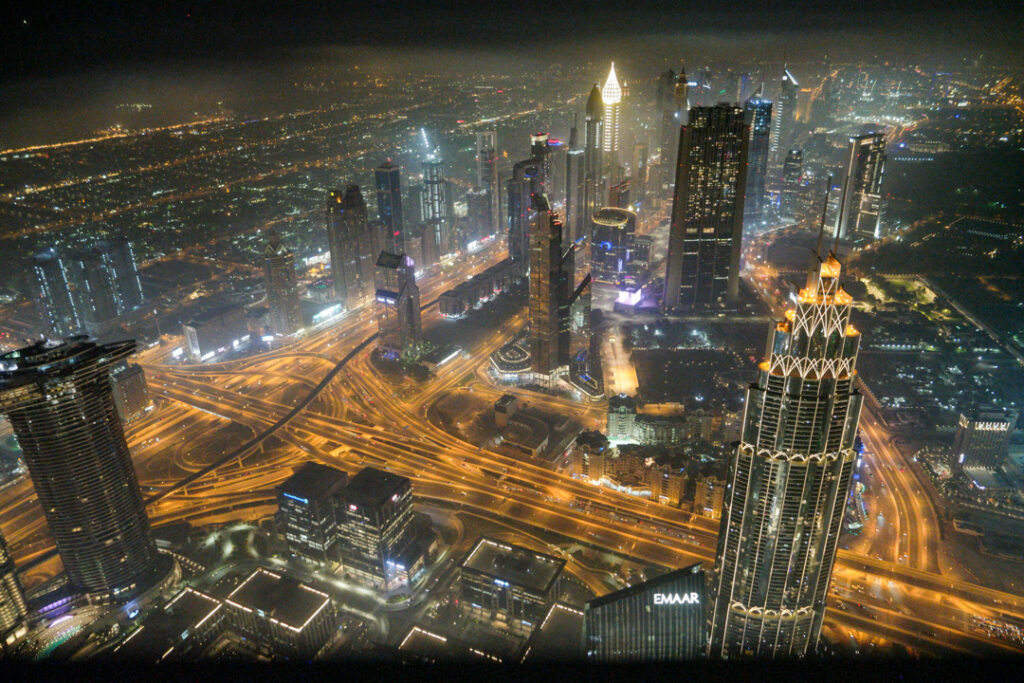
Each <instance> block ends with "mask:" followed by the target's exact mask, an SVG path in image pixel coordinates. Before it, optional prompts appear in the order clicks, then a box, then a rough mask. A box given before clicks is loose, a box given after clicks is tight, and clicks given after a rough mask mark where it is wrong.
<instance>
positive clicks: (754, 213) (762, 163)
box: [743, 97, 772, 233]
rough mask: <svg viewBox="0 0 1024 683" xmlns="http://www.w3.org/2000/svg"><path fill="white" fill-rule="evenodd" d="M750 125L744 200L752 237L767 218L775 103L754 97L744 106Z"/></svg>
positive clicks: (747, 227) (746, 219)
mask: <svg viewBox="0 0 1024 683" xmlns="http://www.w3.org/2000/svg"><path fill="white" fill-rule="evenodd" d="M743 111H744V114H745V115H746V116H747V123H748V124H749V125H750V145H749V152H748V155H747V158H748V159H749V162H750V166H749V167H748V168H747V191H746V197H745V199H744V200H743V213H744V216H743V224H744V227H745V228H746V231H747V232H748V233H750V232H751V231H752V230H756V228H757V226H759V225H760V224H761V223H762V222H763V221H764V220H765V219H767V216H766V215H765V209H766V207H767V204H768V202H767V195H766V194H765V186H764V184H765V176H766V175H767V173H768V150H769V147H770V143H771V140H770V135H771V129H772V101H771V100H766V99H764V98H761V97H752V98H750V99H749V100H747V102H746V104H745V105H744V106H743Z"/></svg>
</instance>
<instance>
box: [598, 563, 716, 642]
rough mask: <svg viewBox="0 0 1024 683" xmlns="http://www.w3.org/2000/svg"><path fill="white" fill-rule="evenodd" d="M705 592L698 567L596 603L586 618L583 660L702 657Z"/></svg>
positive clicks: (704, 633) (705, 622) (705, 628)
mask: <svg viewBox="0 0 1024 683" xmlns="http://www.w3.org/2000/svg"><path fill="white" fill-rule="evenodd" d="M706 592H707V588H706V583H705V578H704V570H703V569H702V568H701V566H700V564H699V563H698V564H695V565H693V566H691V567H686V568H684V569H677V570H676V571H674V572H669V573H668V574H665V575H664V576H659V577H658V578H656V579H651V580H650V581H647V582H645V583H641V584H637V585H636V586H630V587H629V588H624V589H623V590H620V591H616V592H615V593H610V594H608V595H603V596H601V597H600V598H596V599H594V600H591V601H590V602H588V603H587V606H586V609H585V610H584V612H583V656H584V657H585V658H586V659H587V661H591V662H657V661H675V660H682V659H697V658H700V657H703V656H704V650H705V647H706V644H707V630H708V627H707V618H706V616H705V615H706V614H707V611H706V610H707V605H706V600H705V593H706Z"/></svg>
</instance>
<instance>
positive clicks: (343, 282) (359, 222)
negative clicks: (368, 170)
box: [327, 169, 404, 310]
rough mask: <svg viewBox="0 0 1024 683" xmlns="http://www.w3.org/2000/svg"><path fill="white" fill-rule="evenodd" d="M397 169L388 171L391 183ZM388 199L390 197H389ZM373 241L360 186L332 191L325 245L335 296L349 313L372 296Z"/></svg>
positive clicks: (329, 197)
mask: <svg viewBox="0 0 1024 683" xmlns="http://www.w3.org/2000/svg"><path fill="white" fill-rule="evenodd" d="M378 170H379V169H378ZM397 170H398V169H395V171H393V172H389V173H390V174H391V175H390V180H393V179H394V177H395V176H397V175H398V174H397ZM378 180H379V178H378ZM390 180H389V182H390ZM391 198H393V195H389V199H391ZM379 201H380V200H379V198H378V202H379ZM392 232H393V231H392ZM400 232H402V231H400ZM403 241H404V239H403ZM373 242H374V240H373V234H372V230H371V228H370V224H369V222H368V221H367V216H366V202H365V201H364V200H363V194H362V192H361V191H360V190H359V186H358V185H348V186H347V187H346V188H345V191H344V192H338V191H333V192H331V193H330V195H329V196H328V199H327V243H328V246H329V247H330V250H331V272H332V274H333V275H332V276H333V278H334V296H335V298H337V300H338V301H339V302H340V303H342V304H344V306H345V308H347V309H349V310H354V309H356V308H359V307H360V306H362V305H363V304H365V303H367V302H368V301H369V300H370V299H371V298H372V297H373V263H374V261H373V259H374V244H373Z"/></svg>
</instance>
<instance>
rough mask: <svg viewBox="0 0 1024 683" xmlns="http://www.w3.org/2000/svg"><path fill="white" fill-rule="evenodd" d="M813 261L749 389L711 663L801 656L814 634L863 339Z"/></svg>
mask: <svg viewBox="0 0 1024 683" xmlns="http://www.w3.org/2000/svg"><path fill="white" fill-rule="evenodd" d="M840 270H841V266H840V264H839V261H837V260H836V258H835V256H834V255H829V256H828V258H826V259H824V260H821V259H820V258H818V259H816V267H815V268H813V269H812V270H811V272H810V273H809V274H808V277H807V286H806V287H805V288H804V289H801V290H800V293H799V296H798V297H797V302H796V308H795V309H791V310H789V311H787V313H786V319H785V320H783V321H782V322H780V323H778V324H777V325H775V327H774V329H773V330H772V332H771V334H770V336H769V340H768V348H767V353H768V357H767V358H766V359H765V360H764V362H762V363H761V365H760V366H759V373H758V378H757V381H756V382H755V383H754V384H751V385H750V387H749V388H748V389H747V396H746V402H745V408H744V415H743V428H742V434H741V437H740V442H739V445H738V447H737V449H736V452H735V453H734V454H733V457H732V462H731V463H730V468H729V479H728V481H729V486H728V489H727V492H726V498H725V505H724V508H723V512H722V523H721V530H720V531H719V536H718V552H717V555H716V561H715V571H716V575H715V584H714V587H715V602H714V610H713V613H712V622H711V651H710V654H711V656H713V657H723V658H726V659H732V658H737V657H743V656H756V657H776V656H778V657H793V656H796V657H800V656H803V655H805V654H806V653H807V652H808V650H809V649H812V648H813V647H814V646H815V644H816V643H817V640H818V634H819V633H820V632H821V623H822V618H823V617H824V614H825V594H826V592H827V590H828V585H829V580H830V578H831V576H832V566H833V564H834V563H835V558H836V545H837V543H838V540H839V533H840V524H841V522H842V518H843V509H844V507H845V505H846V499H847V495H848V494H849V491H850V479H851V475H852V472H853V465H854V461H855V459H856V454H855V452H854V449H853V445H854V437H855V436H856V433H857V424H858V420H859V418H860V409H861V402H862V397H861V395H860V394H858V393H857V391H856V390H855V389H854V383H855V381H856V372H857V370H856V364H857V351H858V348H859V346H860V334H859V333H858V332H857V330H855V329H854V328H853V326H851V325H850V309H851V305H852V303H853V299H852V298H851V297H850V295H849V294H847V293H846V291H845V290H844V289H843V288H842V287H840V286H839V275H840Z"/></svg>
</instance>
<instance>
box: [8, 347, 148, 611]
mask: <svg viewBox="0 0 1024 683" xmlns="http://www.w3.org/2000/svg"><path fill="white" fill-rule="evenodd" d="M85 339H86V338H85V337H72V338H70V339H68V341H66V342H65V343H60V344H57V343H53V342H39V343H37V344H35V345H34V346H29V347H26V348H23V349H19V350H17V351H11V352H9V353H5V354H3V355H2V356H0V412H2V413H4V414H5V415H7V418H8V419H9V420H10V422H11V426H12V427H14V433H15V435H16V436H17V437H18V443H19V444H20V445H21V449H22V452H23V453H24V455H25V464H26V465H28V471H29V473H30V474H31V475H32V482H33V484H34V485H35V489H36V494H37V495H38V496H39V502H40V504H41V505H42V507H43V513H44V514H45V515H46V522H47V524H48V525H49V528H50V533H51V534H52V535H53V538H54V541H56V543H57V551H58V552H59V553H60V558H61V562H63V564H64V570H65V571H66V572H67V575H68V580H69V581H70V583H71V585H72V586H74V587H75V588H77V589H78V590H81V591H84V592H86V593H90V594H93V595H97V596H105V597H109V598H115V599H120V598H127V597H129V596H131V595H134V594H136V593H137V592H138V591H140V590H142V589H144V588H147V587H148V583H149V580H150V579H152V578H154V576H153V575H154V573H155V572H156V570H157V565H158V556H157V551H156V545H155V544H154V543H153V538H152V536H151V535H150V530H149V519H148V518H147V517H146V510H145V506H144V505H143V502H142V493H141V491H140V490H139V482H138V480H137V479H136V476H135V468H134V466H133V465H132V459H131V453H130V452H129V451H128V443H127V442H126V441H125V438H124V431H123V429H122V427H121V419H120V418H119V417H118V415H117V411H116V409H115V407H114V397H113V393H112V391H111V387H110V369H111V367H112V366H114V365H115V364H117V363H119V362H121V361H123V360H124V359H126V358H127V357H128V356H129V355H131V354H132V352H133V351H134V350H135V342H133V341H123V342H115V343H112V344H95V343H92V342H89V341H86V340H85Z"/></svg>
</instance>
